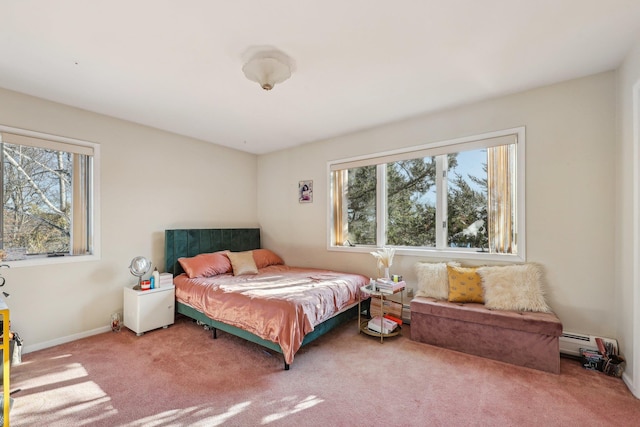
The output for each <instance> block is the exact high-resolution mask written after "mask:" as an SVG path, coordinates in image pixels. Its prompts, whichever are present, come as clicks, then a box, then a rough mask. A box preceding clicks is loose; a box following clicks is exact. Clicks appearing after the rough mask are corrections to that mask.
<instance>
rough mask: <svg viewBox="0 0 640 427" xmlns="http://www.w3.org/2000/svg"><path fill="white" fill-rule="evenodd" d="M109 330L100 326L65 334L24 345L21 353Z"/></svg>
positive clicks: (107, 327) (108, 327)
mask: <svg viewBox="0 0 640 427" xmlns="http://www.w3.org/2000/svg"><path fill="white" fill-rule="evenodd" d="M110 330H111V327H110V326H102V327H100V328H96V329H92V330H90V331H85V332H80V333H77V334H73V335H67V336H66V337H60V338H56V339H55V340H51V341H45V342H42V343H37V344H32V345H25V346H23V348H22V354H26V353H31V352H32V351H38V350H44V349H45V348H49V347H54V346H56V345H60V344H65V343H68V342H71V341H75V340H79V339H81V338H87V337H90V336H93V335H98V334H102V333H104V332H109V331H110Z"/></svg>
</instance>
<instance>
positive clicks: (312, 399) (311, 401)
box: [262, 396, 324, 424]
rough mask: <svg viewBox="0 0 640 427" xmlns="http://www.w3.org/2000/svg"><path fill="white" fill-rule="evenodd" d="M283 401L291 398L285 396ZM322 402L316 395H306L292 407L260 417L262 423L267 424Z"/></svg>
mask: <svg viewBox="0 0 640 427" xmlns="http://www.w3.org/2000/svg"><path fill="white" fill-rule="evenodd" d="M282 400H283V401H287V400H291V399H290V398H285V399H282ZM322 402H324V400H323V399H320V398H319V397H316V396H308V397H306V398H305V399H303V400H302V401H300V402H298V403H297V404H296V405H295V406H293V407H292V408H289V409H287V408H283V409H281V410H280V411H279V412H276V413H273V414H271V415H267V416H266V417H263V418H262V424H269V423H272V422H275V421H278V420H281V419H282V418H285V417H287V416H289V415H293V414H295V413H298V412H301V411H304V410H305V409H309V408H312V407H314V406H316V405H317V404H319V403H322ZM284 403H286V405H290V403H289V402H284Z"/></svg>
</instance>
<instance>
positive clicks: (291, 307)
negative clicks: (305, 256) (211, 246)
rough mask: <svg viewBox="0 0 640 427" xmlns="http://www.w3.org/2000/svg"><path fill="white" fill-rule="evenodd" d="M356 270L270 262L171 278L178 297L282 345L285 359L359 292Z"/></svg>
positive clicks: (361, 281)
mask: <svg viewBox="0 0 640 427" xmlns="http://www.w3.org/2000/svg"><path fill="white" fill-rule="evenodd" d="M368 282H369V279H368V278H366V277H365V276H361V275H359V274H347V273H338V272H334V271H328V270H317V269H308V268H297V267H288V266H284V265H272V266H269V267H266V268H262V269H260V271H259V274H257V275H244V276H233V275H232V274H221V275H218V276H214V277H208V278H205V277H201V278H195V279H189V278H188V277H187V276H186V274H181V275H179V276H177V277H176V278H174V283H175V285H176V299H177V300H178V301H179V302H182V303H185V304H188V305H190V306H191V307H193V308H195V309H197V310H199V311H201V312H203V313H204V314H206V315H207V316H208V317H209V318H211V319H214V320H218V321H220V322H224V323H226V324H229V325H233V326H236V327H238V328H241V329H244V330H246V331H249V332H251V333H253V334H255V335H257V336H259V337H260V338H262V339H265V340H269V341H272V342H275V343H277V344H279V345H280V347H281V348H282V352H283V354H284V359H285V362H286V363H292V362H293V356H294V354H295V353H296V352H297V351H298V349H299V348H300V346H301V345H302V340H303V339H304V336H305V335H306V334H308V333H309V332H311V331H313V329H314V327H315V326H316V325H318V324H320V323H322V322H324V321H325V320H327V319H329V318H330V317H332V316H334V315H335V314H337V313H339V312H340V311H342V310H344V309H346V308H347V307H350V306H352V305H353V304H354V303H357V302H358V298H361V293H360V287H361V286H363V285H366V284H367V283H368Z"/></svg>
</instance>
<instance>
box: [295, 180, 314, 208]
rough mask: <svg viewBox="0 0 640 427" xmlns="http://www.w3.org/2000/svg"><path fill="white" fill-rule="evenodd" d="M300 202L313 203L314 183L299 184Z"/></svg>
mask: <svg viewBox="0 0 640 427" xmlns="http://www.w3.org/2000/svg"><path fill="white" fill-rule="evenodd" d="M298 202H300V203H313V181H300V182H299V183H298Z"/></svg>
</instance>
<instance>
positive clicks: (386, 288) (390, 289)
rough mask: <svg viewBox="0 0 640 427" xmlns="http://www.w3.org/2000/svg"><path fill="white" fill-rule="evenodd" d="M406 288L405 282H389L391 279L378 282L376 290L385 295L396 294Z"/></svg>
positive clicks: (378, 280)
mask: <svg viewBox="0 0 640 427" xmlns="http://www.w3.org/2000/svg"><path fill="white" fill-rule="evenodd" d="M404 287H405V283H404V281H401V282H394V281H393V280H389V279H377V280H376V289H378V291H379V292H382V293H385V294H393V293H396V292H398V291H401V290H402V289H404Z"/></svg>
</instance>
